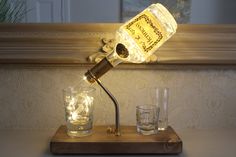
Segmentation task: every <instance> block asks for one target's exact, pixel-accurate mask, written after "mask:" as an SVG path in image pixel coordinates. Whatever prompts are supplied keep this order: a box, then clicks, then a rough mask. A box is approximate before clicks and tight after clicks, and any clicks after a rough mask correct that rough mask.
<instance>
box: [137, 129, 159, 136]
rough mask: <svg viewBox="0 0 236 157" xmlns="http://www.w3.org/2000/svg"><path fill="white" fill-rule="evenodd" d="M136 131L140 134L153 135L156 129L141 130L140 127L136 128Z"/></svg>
mask: <svg viewBox="0 0 236 157" xmlns="http://www.w3.org/2000/svg"><path fill="white" fill-rule="evenodd" d="M137 132H138V133H140V134H142V135H154V134H157V130H143V129H140V128H137Z"/></svg>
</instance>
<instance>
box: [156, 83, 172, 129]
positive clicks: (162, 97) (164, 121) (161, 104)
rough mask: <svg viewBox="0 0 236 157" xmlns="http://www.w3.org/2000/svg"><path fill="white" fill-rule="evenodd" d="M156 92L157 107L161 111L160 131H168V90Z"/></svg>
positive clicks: (161, 89)
mask: <svg viewBox="0 0 236 157" xmlns="http://www.w3.org/2000/svg"><path fill="white" fill-rule="evenodd" d="M155 91H156V106H157V108H158V110H159V118H158V130H166V128H167V127H168V99H169V89H168V88H160V87H157V88H155Z"/></svg>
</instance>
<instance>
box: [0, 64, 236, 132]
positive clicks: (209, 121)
mask: <svg viewBox="0 0 236 157" xmlns="http://www.w3.org/2000/svg"><path fill="white" fill-rule="evenodd" d="M86 69H87V68H80V67H19V66H2V67H1V68H0V87H1V88H0V113H1V114H0V129H49V128H57V127H58V126H59V125H61V124H62V123H64V110H63V101H62V89H63V88H65V87H67V86H69V85H75V84H77V83H78V82H79V79H80V77H81V75H82V74H83V73H84V72H85V71H86ZM102 80H103V82H104V84H106V85H107V86H108V87H109V89H110V90H111V91H112V92H113V94H114V95H115V96H116V97H117V99H118V100H119V102H120V108H121V123H122V124H123V125H124V124H129V125H135V106H136V105H139V104H143V103H149V102H150V99H149V98H148V96H147V95H148V94H147V93H148V92H149V89H150V87H154V86H167V87H169V88H170V103H169V122H170V124H171V125H172V126H173V127H175V128H232V127H236V104H235V102H236V93H235V89H236V81H235V80H236V70H230V69H228V70H220V69H218V70H214V69H205V70H191V69H188V70H186V69H185V70H181V69H179V70H143V71H141V70H120V69H115V70H112V71H110V72H109V73H108V74H107V75H105V76H104V77H103V78H102ZM97 91H99V92H98V94H97V99H99V100H98V103H97V104H96V106H95V124H97V125H98V124H109V123H113V120H114V119H113V117H114V115H113V104H112V103H111V101H110V100H109V99H108V97H107V96H106V95H105V94H104V93H103V92H101V91H100V88H97ZM100 97H101V98H100Z"/></svg>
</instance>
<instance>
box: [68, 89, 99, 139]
mask: <svg viewBox="0 0 236 157" xmlns="http://www.w3.org/2000/svg"><path fill="white" fill-rule="evenodd" d="M94 93H95V88H93V87H68V88H66V89H64V90H63V98H64V106H65V118H66V126H67V134H68V135H69V136H72V137H83V136H88V135H90V134H91V133H92V127H93V106H94Z"/></svg>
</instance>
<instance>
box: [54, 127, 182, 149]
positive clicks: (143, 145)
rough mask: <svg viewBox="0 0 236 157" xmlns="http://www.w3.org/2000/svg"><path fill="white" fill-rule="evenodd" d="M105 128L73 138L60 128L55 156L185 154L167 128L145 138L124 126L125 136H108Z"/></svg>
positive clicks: (172, 132) (131, 128) (55, 139)
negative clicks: (88, 134)
mask: <svg viewBox="0 0 236 157" xmlns="http://www.w3.org/2000/svg"><path fill="white" fill-rule="evenodd" d="M106 129H107V127H106V126H95V127H94V129H93V134H92V135H90V136H86V137H82V138H72V137H69V136H68V135H67V134H66V127H65V126H61V127H60V128H59V129H58V130H57V132H56V133H55V135H54V136H53V137H52V139H51V142H50V150H51V152H52V153H53V154H178V153H181V152H182V141H181V139H180V138H179V136H178V135H177V134H176V133H175V131H174V130H173V129H172V128H171V127H168V129H167V130H166V131H162V132H159V133H158V134H156V135H150V136H144V135H141V134H138V133H137V132H136V127H135V126H122V127H121V130H122V135H121V136H114V135H113V134H107V133H106Z"/></svg>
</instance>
